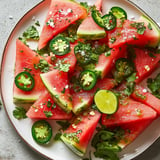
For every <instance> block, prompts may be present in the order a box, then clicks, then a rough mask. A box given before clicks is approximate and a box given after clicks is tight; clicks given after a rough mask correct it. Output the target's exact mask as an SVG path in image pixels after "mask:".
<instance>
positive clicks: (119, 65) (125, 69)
mask: <svg viewBox="0 0 160 160" xmlns="http://www.w3.org/2000/svg"><path fill="white" fill-rule="evenodd" d="M115 66H116V70H117V71H118V72H120V73H122V74H123V76H124V77H128V76H129V75H131V74H132V73H133V72H134V66H133V64H132V62H130V61H129V60H128V59H127V58H119V59H118V60H117V61H116V63H115Z"/></svg>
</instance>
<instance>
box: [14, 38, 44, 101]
mask: <svg viewBox="0 0 160 160" xmlns="http://www.w3.org/2000/svg"><path fill="white" fill-rule="evenodd" d="M40 59H41V57H40V56H39V55H38V54H37V53H35V52H34V51H32V50H31V49H30V48H29V47H28V46H26V45H25V44H24V43H23V42H21V41H20V40H17V41H16V62H15V73H14V76H16V75H17V74H18V73H20V72H23V71H28V70H29V72H30V73H31V74H32V75H33V77H34V80H35V86H34V88H33V90H31V91H23V90H21V89H19V88H17V87H16V85H15V83H14V84H13V98H14V101H15V102H16V103H29V102H34V101H36V100H37V99H38V98H39V96H40V95H41V93H43V92H44V91H45V90H46V88H45V86H44V84H43V82H42V80H41V78H40V73H41V71H40V70H36V69H35V68H34V64H38V63H39V60H40Z"/></svg>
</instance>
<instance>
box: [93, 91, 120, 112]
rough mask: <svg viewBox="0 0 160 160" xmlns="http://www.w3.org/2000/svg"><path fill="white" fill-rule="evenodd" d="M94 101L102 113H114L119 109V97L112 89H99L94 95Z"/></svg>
mask: <svg viewBox="0 0 160 160" xmlns="http://www.w3.org/2000/svg"><path fill="white" fill-rule="evenodd" d="M94 101H95V104H96V106H97V107H98V109H99V111H100V112H102V113H105V114H113V113H115V112H116V111H117V109H118V98H117V96H116V95H115V94H114V93H113V92H111V91H108V90H99V91H98V92H97V93H96V94H95V96H94Z"/></svg>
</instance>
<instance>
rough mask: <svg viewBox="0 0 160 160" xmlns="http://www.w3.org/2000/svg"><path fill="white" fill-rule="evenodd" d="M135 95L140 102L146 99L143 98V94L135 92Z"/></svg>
mask: <svg viewBox="0 0 160 160" xmlns="http://www.w3.org/2000/svg"><path fill="white" fill-rule="evenodd" d="M135 95H136V97H138V98H140V99H142V100H144V99H146V96H144V95H143V94H140V93H139V92H138V91H135Z"/></svg>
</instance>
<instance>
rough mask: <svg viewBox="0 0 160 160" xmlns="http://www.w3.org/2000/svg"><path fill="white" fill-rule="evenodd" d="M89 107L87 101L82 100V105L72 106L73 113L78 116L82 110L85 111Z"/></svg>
mask: <svg viewBox="0 0 160 160" xmlns="http://www.w3.org/2000/svg"><path fill="white" fill-rule="evenodd" d="M88 107H89V105H88V101H87V100H86V101H85V100H83V102H82V103H80V104H78V105H77V106H74V108H73V113H74V114H76V115H78V114H80V113H82V112H83V111H84V110H86V109H87V108H88Z"/></svg>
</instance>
